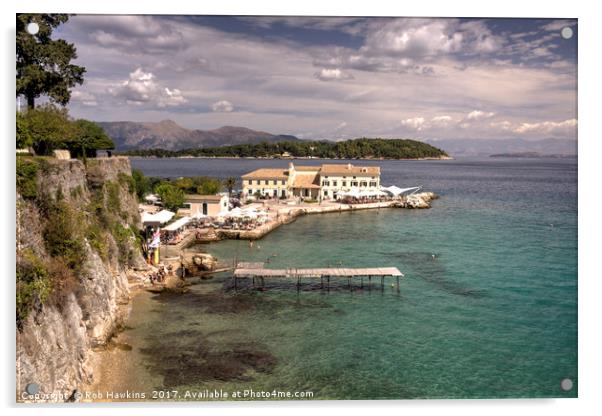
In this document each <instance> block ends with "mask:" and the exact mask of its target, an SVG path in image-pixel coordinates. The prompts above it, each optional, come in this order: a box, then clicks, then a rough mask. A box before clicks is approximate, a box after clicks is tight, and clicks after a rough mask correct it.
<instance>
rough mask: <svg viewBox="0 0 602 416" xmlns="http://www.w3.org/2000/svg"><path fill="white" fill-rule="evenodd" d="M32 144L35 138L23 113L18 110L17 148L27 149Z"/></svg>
mask: <svg viewBox="0 0 602 416" xmlns="http://www.w3.org/2000/svg"><path fill="white" fill-rule="evenodd" d="M32 144H33V139H32V138H31V133H30V132H29V128H28V127H27V122H26V121H25V118H24V116H23V113H20V112H17V149H25V148H28V147H29V146H31V145H32Z"/></svg>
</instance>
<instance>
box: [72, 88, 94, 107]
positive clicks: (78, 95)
mask: <svg viewBox="0 0 602 416" xmlns="http://www.w3.org/2000/svg"><path fill="white" fill-rule="evenodd" d="M71 100H72V101H75V102H79V103H81V104H82V105H83V106H86V107H96V106H98V101H97V100H96V96H94V94H91V93H89V92H85V91H80V90H75V91H72V92H71Z"/></svg>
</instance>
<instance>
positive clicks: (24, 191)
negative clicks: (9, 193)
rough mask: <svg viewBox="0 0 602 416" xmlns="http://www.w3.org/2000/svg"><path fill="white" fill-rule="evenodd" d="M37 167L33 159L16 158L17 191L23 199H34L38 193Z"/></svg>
mask: <svg viewBox="0 0 602 416" xmlns="http://www.w3.org/2000/svg"><path fill="white" fill-rule="evenodd" d="M38 168H39V166H38V164H37V163H36V162H35V161H33V160H25V159H22V158H17V191H18V192H19V194H21V196H22V197H23V198H25V199H35V198H36V197H37V195H38V190H37V180H36V179H37V173H38Z"/></svg>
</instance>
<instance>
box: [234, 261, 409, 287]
mask: <svg viewBox="0 0 602 416" xmlns="http://www.w3.org/2000/svg"><path fill="white" fill-rule="evenodd" d="M365 277H366V278H368V287H369V288H371V287H372V278H373V277H375V278H380V284H381V290H384V287H385V278H386V277H395V278H396V281H397V292H399V278H400V277H404V274H403V273H401V272H400V271H399V269H398V268H397V267H371V268H343V267H337V268H316V269H313V268H312V269H309V268H307V269H299V268H287V269H267V268H265V266H264V263H249V262H240V263H238V264H237V265H236V268H235V269H234V274H233V279H234V287H235V288H237V287H238V280H239V279H248V278H252V279H253V287H255V283H256V282H257V281H259V282H260V284H261V287H264V285H265V279H266V278H268V279H270V278H272V279H293V280H296V282H297V289H299V287H300V286H301V279H320V283H321V287H322V288H324V287H325V286H324V280H326V288H327V289H330V279H331V278H346V279H347V284H348V286H349V289H350V290H353V286H352V279H353V278H356V279H357V278H359V279H360V287H361V288H363V287H364V278H365Z"/></svg>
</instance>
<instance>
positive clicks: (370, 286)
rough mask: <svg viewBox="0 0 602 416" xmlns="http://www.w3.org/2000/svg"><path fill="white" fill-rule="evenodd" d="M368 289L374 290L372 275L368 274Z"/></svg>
mask: <svg viewBox="0 0 602 416" xmlns="http://www.w3.org/2000/svg"><path fill="white" fill-rule="evenodd" d="M368 289H369V290H370V291H371V290H372V276H368Z"/></svg>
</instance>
